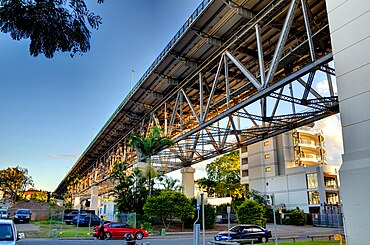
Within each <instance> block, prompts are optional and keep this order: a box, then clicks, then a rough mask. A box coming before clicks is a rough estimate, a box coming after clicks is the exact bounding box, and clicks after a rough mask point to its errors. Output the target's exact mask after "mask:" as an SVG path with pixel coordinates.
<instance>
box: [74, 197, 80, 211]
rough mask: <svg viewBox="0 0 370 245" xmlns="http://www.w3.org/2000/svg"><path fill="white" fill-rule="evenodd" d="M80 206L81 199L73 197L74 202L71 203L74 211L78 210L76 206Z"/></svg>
mask: <svg viewBox="0 0 370 245" xmlns="http://www.w3.org/2000/svg"><path fill="white" fill-rule="evenodd" d="M80 204H81V197H75V198H74V202H73V207H74V208H75V209H77V208H78V206H80Z"/></svg>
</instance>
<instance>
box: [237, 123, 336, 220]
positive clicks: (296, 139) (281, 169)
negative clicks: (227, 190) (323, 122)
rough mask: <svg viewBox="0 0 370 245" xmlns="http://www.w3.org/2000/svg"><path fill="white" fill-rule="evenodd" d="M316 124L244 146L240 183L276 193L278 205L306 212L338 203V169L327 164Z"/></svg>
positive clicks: (323, 210) (263, 191)
mask: <svg viewBox="0 0 370 245" xmlns="http://www.w3.org/2000/svg"><path fill="white" fill-rule="evenodd" d="M313 126H314V124H311V125H308V126H305V127H301V128H298V129H295V130H293V131H289V132H287V133H284V134H281V135H278V136H275V137H272V138H269V139H266V140H263V141H261V142H258V143H255V144H253V145H249V146H246V147H243V148H242V149H241V150H240V164H241V165H240V166H241V167H240V171H241V173H240V174H241V183H243V184H245V185H246V186H247V188H248V189H249V190H251V189H254V190H257V191H259V192H261V193H262V194H266V195H271V194H274V197H275V203H276V204H284V205H285V207H286V208H287V209H294V208H296V207H299V208H300V209H302V210H304V211H305V212H306V213H321V212H325V209H326V208H327V206H328V205H334V206H336V204H338V202H339V189H338V169H339V167H333V166H330V165H329V164H328V163H327V161H326V149H325V144H324V136H323V134H322V132H321V130H315V129H314V128H313Z"/></svg>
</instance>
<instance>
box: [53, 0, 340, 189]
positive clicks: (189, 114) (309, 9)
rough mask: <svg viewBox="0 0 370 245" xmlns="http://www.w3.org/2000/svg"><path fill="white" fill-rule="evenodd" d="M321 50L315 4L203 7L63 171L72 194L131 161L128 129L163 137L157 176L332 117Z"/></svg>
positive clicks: (217, 1) (324, 29)
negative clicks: (158, 131) (157, 130)
mask: <svg viewBox="0 0 370 245" xmlns="http://www.w3.org/2000/svg"><path fill="white" fill-rule="evenodd" d="M331 52H332V48H331V40H330V33H329V27H328V18H327V13H326V6H325V1H321V0H301V1H297V0H291V1H282V0H280V1H277V0H276V1H257V0H256V1H253V0H252V1H251V0H249V1H246V0H238V1H234V2H232V1H222V0H214V1H210V0H205V1H204V2H203V3H202V4H201V5H200V6H199V7H198V9H197V10H196V11H195V12H194V14H193V15H192V16H191V18H189V21H188V22H187V23H185V24H184V26H183V27H182V28H181V30H180V31H179V32H178V33H177V34H176V36H175V37H174V38H173V39H172V40H171V42H170V43H169V44H168V45H167V47H166V48H165V50H163V52H162V53H161V54H160V56H159V57H158V58H157V59H156V61H155V62H154V63H153V65H152V66H151V67H150V68H149V69H148V71H147V72H146V73H145V74H144V76H143V77H142V78H141V79H140V81H139V82H138V83H137V84H136V86H135V87H134V88H133V90H132V91H131V92H130V94H129V95H128V97H127V98H126V99H125V100H124V101H123V102H122V104H121V105H120V106H119V108H118V109H117V110H116V112H115V113H114V114H113V115H112V117H111V118H110V119H109V120H108V122H107V123H106V124H105V125H104V127H103V128H102V130H101V131H100V132H99V134H98V135H97V136H96V137H95V139H94V140H93V142H92V143H91V144H90V145H89V146H88V148H87V149H86V150H85V152H84V153H83V154H82V156H81V157H80V159H79V160H78V161H77V162H76V164H75V165H74V167H73V168H72V169H71V170H70V172H69V173H68V175H72V174H79V175H80V176H81V177H80V178H81V181H80V184H79V186H78V187H77V189H76V191H77V192H80V193H83V192H86V191H88V190H89V189H90V187H91V186H92V185H93V184H97V183H101V184H102V187H101V192H104V191H106V190H107V188H105V187H103V185H104V183H108V180H107V178H108V177H109V174H110V171H111V168H112V165H113V163H114V162H115V161H126V162H127V164H134V163H135V162H136V161H137V157H136V154H135V150H134V149H132V148H130V147H129V146H128V145H127V143H128V142H127V139H128V137H129V135H130V133H131V132H133V131H137V132H140V133H142V134H145V133H147V132H148V131H149V130H150V128H152V127H153V126H158V127H161V128H162V129H164V131H165V132H166V133H167V134H168V135H170V136H171V137H172V139H173V140H174V142H175V145H174V146H173V147H171V148H169V149H166V150H164V151H163V152H162V153H161V154H160V155H158V156H155V157H154V158H153V161H154V165H155V166H156V167H157V168H158V170H160V171H162V172H163V173H167V172H171V171H173V170H176V169H180V168H183V167H185V166H190V165H192V164H194V163H198V162H201V161H204V160H206V159H210V158H212V157H215V156H217V155H220V154H223V153H226V152H229V151H231V150H234V149H238V148H240V147H242V146H245V145H248V144H252V143H255V142H258V141H260V140H263V139H265V138H269V137H271V136H274V135H277V134H280V133H283V132H286V131H288V130H291V129H293V128H296V127H300V126H303V125H305V124H307V123H310V122H313V121H316V120H319V119H322V118H325V117H327V116H330V115H333V114H335V113H337V112H338V98H337V95H336V94H335V89H334V86H333V81H334V79H333V77H334V76H335V71H334V69H333V68H332V66H330V64H329V63H330V62H331V61H332V54H331ZM317 88H320V89H317ZM68 175H67V176H66V177H65V179H64V180H63V181H62V182H61V183H60V185H59V186H58V188H57V189H56V192H59V193H64V192H66V190H67V184H68V181H67V177H68Z"/></svg>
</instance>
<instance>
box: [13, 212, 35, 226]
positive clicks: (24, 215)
mask: <svg viewBox="0 0 370 245" xmlns="http://www.w3.org/2000/svg"><path fill="white" fill-rule="evenodd" d="M31 214H32V213H31V210H29V209H18V210H17V211H16V212H15V213H14V218H13V220H14V223H21V222H24V223H29V222H30V220H31Z"/></svg>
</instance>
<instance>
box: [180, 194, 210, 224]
mask: <svg viewBox="0 0 370 245" xmlns="http://www.w3.org/2000/svg"><path fill="white" fill-rule="evenodd" d="M196 203H197V200H196V199H195V198H193V199H192V206H193V207H195V206H196ZM204 214H205V215H204V216H205V217H204V223H205V228H206V229H212V228H213V227H214V226H215V224H216V210H215V207H213V206H211V205H205V206H204ZM193 217H194V218H192V219H187V220H186V221H185V223H184V227H185V228H193V224H194V222H195V220H196V219H197V217H198V211H197V210H195V212H194V216H193ZM197 223H198V224H200V226H201V228H202V210H199V221H198V222H197Z"/></svg>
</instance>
